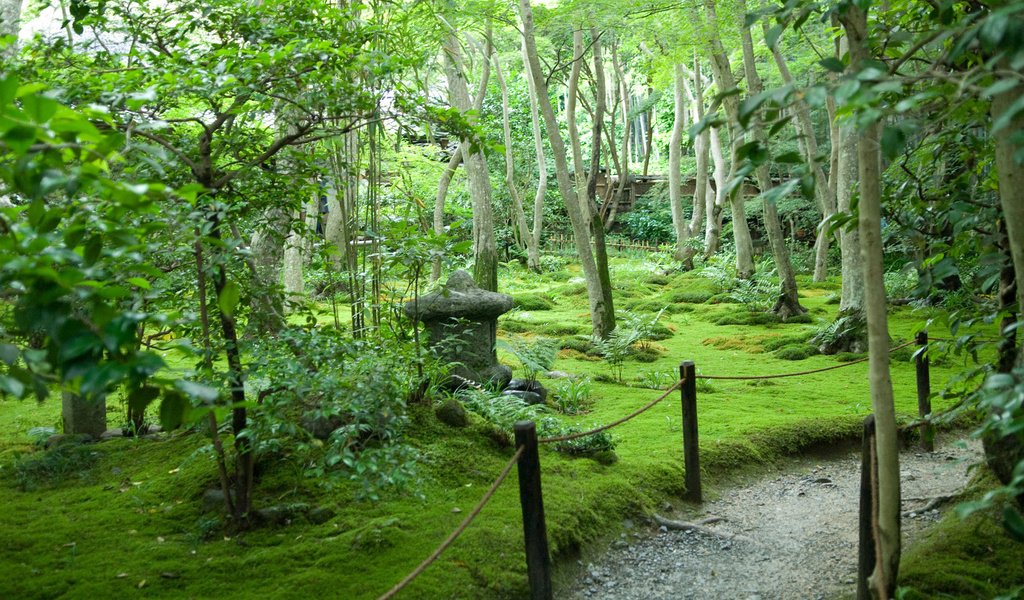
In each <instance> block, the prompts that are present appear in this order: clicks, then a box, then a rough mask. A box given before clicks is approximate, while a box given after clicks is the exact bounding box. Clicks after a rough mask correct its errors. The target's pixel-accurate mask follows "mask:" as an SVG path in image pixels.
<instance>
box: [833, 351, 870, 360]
mask: <svg viewBox="0 0 1024 600" xmlns="http://www.w3.org/2000/svg"><path fill="white" fill-rule="evenodd" d="M867 356H868V355H867V353H866V352H840V353H838V354H836V355H835V359H836V362H853V361H855V360H860V359H862V358H867Z"/></svg>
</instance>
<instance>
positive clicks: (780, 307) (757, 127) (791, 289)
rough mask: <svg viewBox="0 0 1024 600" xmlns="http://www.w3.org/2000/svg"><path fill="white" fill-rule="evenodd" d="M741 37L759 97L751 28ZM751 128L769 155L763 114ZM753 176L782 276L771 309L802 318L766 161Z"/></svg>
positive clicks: (750, 85) (752, 89)
mask: <svg viewBox="0 0 1024 600" xmlns="http://www.w3.org/2000/svg"><path fill="white" fill-rule="evenodd" d="M740 6H741V7H742V8H743V11H742V12H743V13H744V14H745V13H746V2H745V0H744V1H741V4H740ZM740 36H741V38H742V41H743V69H744V71H745V72H746V76H747V93H748V97H750V98H756V97H757V96H758V95H759V94H761V92H763V91H764V85H763V84H762V83H761V76H760V75H759V74H758V73H757V65H756V64H755V63H754V42H753V38H752V36H751V34H750V28H748V27H741V28H740ZM737 118H738V115H737ZM750 127H751V129H752V130H753V132H754V140H755V141H757V142H758V143H759V144H760V145H761V146H762V148H763V149H764V150H765V151H766V152H767V151H768V134H767V132H766V131H765V129H764V124H763V123H762V122H761V118H760V114H759V113H758V112H756V111H755V114H754V115H753V116H752V119H751V124H750ZM768 154H770V153H768ZM754 174H755V176H756V177H757V185H758V187H760V188H761V194H763V196H762V202H761V204H762V207H763V212H764V226H765V229H766V230H767V231H768V242H769V244H771V248H772V257H773V258H774V259H775V270H776V272H777V273H778V275H779V288H780V289H779V297H778V299H777V300H776V302H775V305H774V306H773V307H772V312H773V313H775V314H777V315H779V316H780V317H781V318H782V319H783V320H785V319H788V318H789V317H793V316H796V315H802V314H804V313H806V312H807V309H805V308H804V307H802V306H800V297H799V295H798V294H797V287H796V275H795V273H794V272H793V263H792V262H790V260H789V248H787V247H786V240H785V239H784V236H783V234H782V225H781V224H780V223H779V213H778V208H777V207H776V205H775V198H774V197H773V196H772V194H771V193H770V191H769V190H771V188H772V187H773V186H772V180H771V176H770V174H769V171H768V162H767V160H765V161H763V162H761V164H759V165H757V167H756V168H755V169H754Z"/></svg>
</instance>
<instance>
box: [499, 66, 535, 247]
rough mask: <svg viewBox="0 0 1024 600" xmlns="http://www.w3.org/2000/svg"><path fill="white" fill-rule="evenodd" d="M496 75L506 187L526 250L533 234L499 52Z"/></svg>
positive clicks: (513, 216)
mask: <svg viewBox="0 0 1024 600" xmlns="http://www.w3.org/2000/svg"><path fill="white" fill-rule="evenodd" d="M494 76H495V78H496V79H497V80H498V87H499V88H500V89H501V131H502V137H503V139H504V141H505V187H507V188H508V195H509V197H510V198H511V199H512V218H513V219H514V220H515V224H516V231H517V232H518V233H519V242H520V244H522V247H523V249H524V250H525V249H527V248H529V245H530V241H531V240H532V239H533V236H531V235H530V227H529V226H528V225H527V224H526V211H525V210H524V209H523V197H522V196H521V195H520V194H519V188H517V187H516V180H515V154H514V152H513V148H512V125H511V124H510V122H509V112H510V111H509V102H508V85H506V84H505V75H504V73H502V71H501V59H500V58H498V55H497V54H495V55H494Z"/></svg>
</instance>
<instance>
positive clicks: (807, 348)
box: [774, 344, 818, 360]
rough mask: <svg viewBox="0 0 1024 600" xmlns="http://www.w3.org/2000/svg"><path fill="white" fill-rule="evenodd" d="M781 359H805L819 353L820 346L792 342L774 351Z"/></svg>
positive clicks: (776, 356)
mask: <svg viewBox="0 0 1024 600" xmlns="http://www.w3.org/2000/svg"><path fill="white" fill-rule="evenodd" d="M774 354H775V358H778V359H780V360H804V359H805V358H810V357H812V356H814V355H816V354H818V348H817V347H816V346H813V345H811V344H790V345H789V346H783V347H782V348H779V349H778V350H776V351H775V352H774Z"/></svg>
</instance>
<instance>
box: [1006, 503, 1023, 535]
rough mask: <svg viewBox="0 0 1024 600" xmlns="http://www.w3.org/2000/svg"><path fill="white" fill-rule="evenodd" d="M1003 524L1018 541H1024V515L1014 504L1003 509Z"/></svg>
mask: <svg viewBox="0 0 1024 600" xmlns="http://www.w3.org/2000/svg"><path fill="white" fill-rule="evenodd" d="M1003 526H1004V527H1006V531H1007V533H1009V534H1010V535H1011V536H1012V537H1013V538H1014V539H1016V540H1017V541H1018V542H1024V517H1021V514H1020V513H1019V512H1018V511H1017V509H1015V508H1014V507H1012V506H1007V507H1006V508H1004V509H1003Z"/></svg>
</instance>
